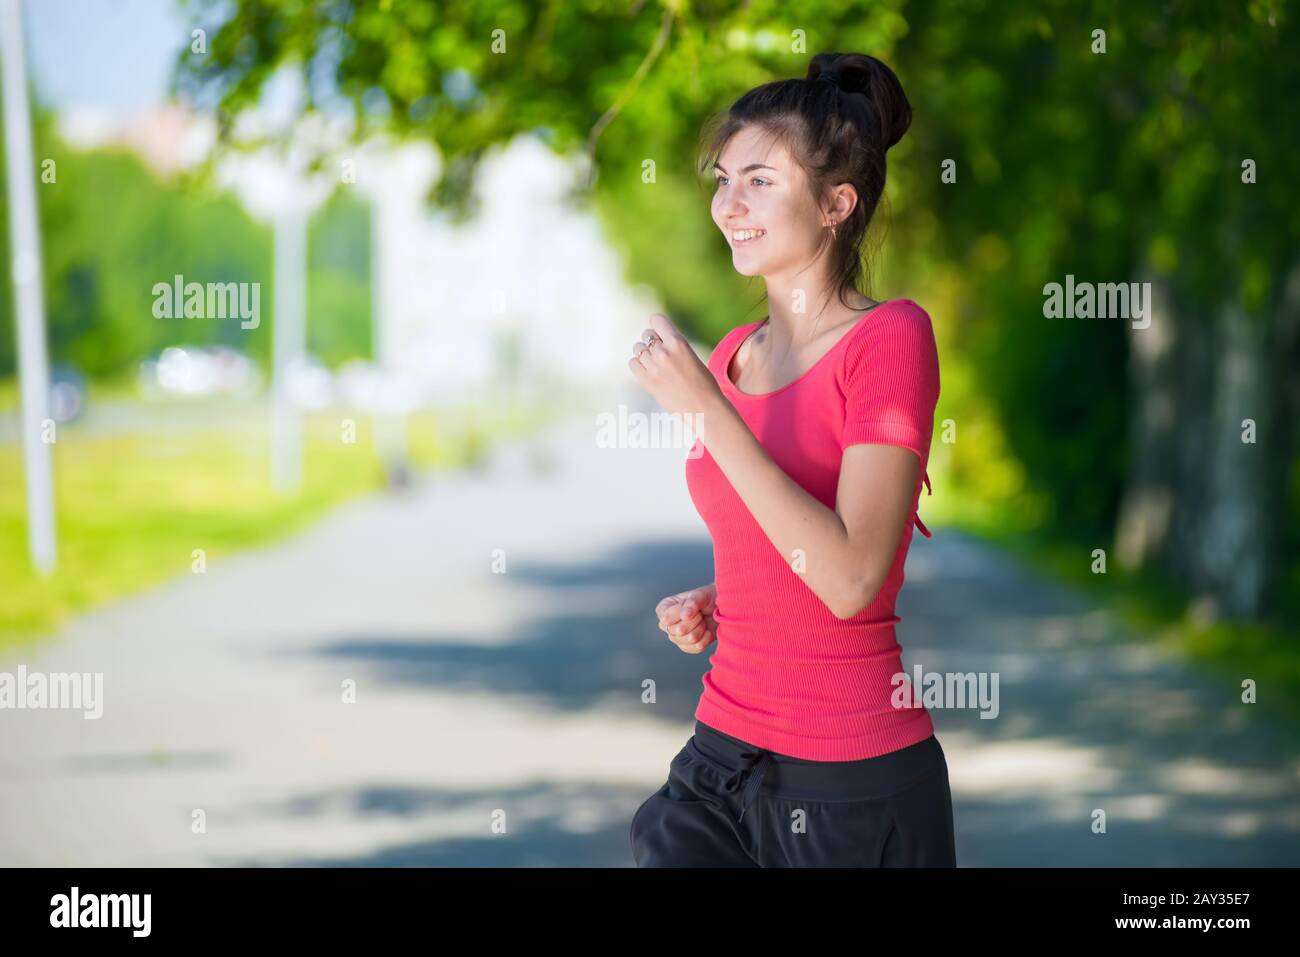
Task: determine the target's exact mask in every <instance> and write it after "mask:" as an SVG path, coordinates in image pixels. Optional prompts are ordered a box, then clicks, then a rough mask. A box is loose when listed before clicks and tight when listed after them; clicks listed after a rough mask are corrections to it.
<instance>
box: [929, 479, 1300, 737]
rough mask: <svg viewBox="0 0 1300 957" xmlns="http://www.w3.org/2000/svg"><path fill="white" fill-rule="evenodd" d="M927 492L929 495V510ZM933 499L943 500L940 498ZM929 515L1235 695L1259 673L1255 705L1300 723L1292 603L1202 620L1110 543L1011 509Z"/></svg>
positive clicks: (1176, 591)
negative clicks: (1038, 522) (1120, 560)
mask: <svg viewBox="0 0 1300 957" xmlns="http://www.w3.org/2000/svg"><path fill="white" fill-rule="evenodd" d="M934 474H937V473H932V475H934ZM945 492H946V494H945V496H944V501H945V502H946V503H960V502H962V501H963V493H961V492H957V491H953V490H952V489H946V490H945ZM926 498H927V496H926V495H924V493H923V494H922V506H921V510H922V513H923V515H924V514H926ZM934 501H935V502H936V504H937V503H938V501H939V499H938V497H937V496H936V498H935V500H934ZM929 514H930V515H932V516H933V517H934V525H935V526H937V525H945V526H948V527H954V528H957V529H960V530H962V531H965V532H967V533H969V534H972V535H976V536H978V537H979V538H981V539H983V540H985V541H986V542H988V543H989V544H991V545H993V546H995V547H997V548H999V549H1001V550H1002V551H1004V552H1005V553H1007V554H1008V555H1010V556H1011V557H1013V558H1015V559H1016V560H1017V561H1018V562H1020V563H1021V564H1022V565H1024V566H1026V567H1029V568H1032V569H1035V570H1037V571H1040V572H1043V573H1045V574H1047V575H1049V576H1050V577H1052V578H1054V579H1055V580H1058V581H1061V582H1064V583H1066V584H1068V585H1071V586H1073V587H1075V588H1076V589H1078V590H1079V591H1080V592H1081V593H1083V594H1085V595H1086V596H1088V598H1090V599H1091V600H1092V601H1093V603H1094V604H1095V605H1096V607H1098V608H1102V609H1105V610H1106V611H1108V612H1110V613H1111V614H1112V615H1113V616H1114V618H1115V620H1116V621H1117V622H1119V623H1120V624H1121V625H1122V626H1123V627H1124V628H1125V630H1126V631H1128V632H1130V633H1131V635H1132V636H1138V637H1141V638H1143V639H1144V640H1147V641H1152V642H1155V643H1157V644H1158V645H1159V646H1161V647H1163V648H1165V649H1167V650H1170V651H1173V652H1175V653H1177V654H1179V655H1180V656H1182V657H1183V658H1184V659H1185V660H1187V661H1188V662H1190V663H1191V664H1193V665H1195V666H1197V667H1198V668H1199V669H1200V670H1202V671H1203V672H1205V673H1207V674H1209V675H1212V676H1214V677H1215V678H1216V679H1217V680H1220V681H1222V682H1223V684H1224V685H1225V687H1226V688H1227V690H1229V691H1230V692H1231V693H1234V694H1237V695H1240V694H1241V682H1242V680H1243V679H1245V678H1252V679H1254V681H1255V683H1256V691H1257V695H1258V699H1257V700H1258V704H1257V705H1256V706H1257V707H1258V708H1259V709H1260V710H1261V711H1262V712H1266V713H1268V714H1269V715H1270V716H1272V717H1274V718H1276V719H1277V720H1279V721H1280V722H1282V723H1283V724H1285V725H1289V726H1290V727H1292V728H1293V729H1295V728H1300V642H1297V641H1296V640H1295V636H1296V634H1297V633H1298V632H1300V623H1297V622H1296V621H1295V620H1294V617H1295V616H1294V614H1293V613H1292V612H1291V611H1290V610H1289V609H1284V610H1282V611H1279V612H1278V613H1276V614H1274V615H1273V616H1271V617H1270V618H1269V619H1268V620H1263V621H1236V620H1230V619H1219V620H1217V621H1212V622H1206V621H1201V620H1198V619H1197V616H1196V615H1195V614H1194V613H1193V602H1192V601H1191V599H1190V597H1189V596H1188V595H1187V594H1186V593H1185V592H1184V591H1183V590H1182V589H1180V588H1178V587H1176V586H1175V585H1173V584H1171V583H1170V582H1169V581H1168V580H1167V579H1165V578H1164V577H1163V576H1161V575H1160V574H1158V573H1156V572H1153V571H1137V572H1128V571H1126V570H1124V569H1122V568H1119V567H1117V565H1116V563H1115V561H1114V555H1113V551H1114V550H1113V548H1111V547H1110V546H1111V543H1109V542H1102V543H1094V544H1085V543H1078V542H1069V541H1062V540H1059V539H1053V538H1050V537H1047V536H1045V535H1044V534H1043V533H1041V532H1039V531H1037V530H1035V529H1033V528H1031V527H1026V523H1025V522H1024V521H1022V520H1021V516H1020V515H1017V514H1015V513H1013V512H1012V510H1011V509H1009V508H1008V509H998V508H994V507H987V506H983V507H979V508H973V507H965V506H962V505H960V504H949V505H948V506H947V507H946V508H933V507H931V508H930V510H929ZM927 524H929V522H928V521H927ZM932 527H934V526H932ZM1095 547H1104V548H1106V549H1107V564H1106V569H1107V570H1106V573H1105V574H1094V573H1093V572H1092V570H1091V566H1092V554H1091V553H1092V549H1093V548H1095ZM1288 574H1289V577H1290V580H1291V581H1292V582H1293V583H1294V584H1298V585H1300V568H1294V567H1293V568H1291V569H1290V570H1289V573H1288Z"/></svg>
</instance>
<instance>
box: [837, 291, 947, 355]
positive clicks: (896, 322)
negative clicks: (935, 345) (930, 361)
mask: <svg viewBox="0 0 1300 957" xmlns="http://www.w3.org/2000/svg"><path fill="white" fill-rule="evenodd" d="M860 326H861V328H859V329H854V330H853V331H852V332H850V333H849V335H850V336H851V337H853V338H854V339H857V340H859V342H860V341H861V340H865V339H868V338H869V339H872V340H874V341H880V340H881V339H892V338H895V337H902V338H910V337H913V336H916V335H921V336H927V335H928V336H931V337H933V335H934V328H933V325H932V324H931V322H930V314H929V313H928V312H926V311H925V308H924V307H923V306H921V304H920V303H918V302H916V301H915V300H913V299H887V300H885V301H884V302H882V303H881V304H880V305H878V306H876V307H875V308H874V309H872V310H871V311H870V312H868V313H867V315H866V318H865V319H864V320H863V321H862V322H861V323H860ZM858 333H861V335H858ZM850 345H853V343H850Z"/></svg>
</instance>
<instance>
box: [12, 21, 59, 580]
mask: <svg viewBox="0 0 1300 957" xmlns="http://www.w3.org/2000/svg"><path fill="white" fill-rule="evenodd" d="M0 59H2V60H3V61H4V62H3V70H4V111H5V115H4V130H5V147H6V148H5V155H6V157H7V173H8V178H9V238H10V239H9V241H10V246H11V248H12V252H13V263H12V267H13V280H14V306H15V309H16V311H17V322H16V323H15V326H16V327H17V332H18V379H19V383H20V386H19V388H20V391H21V395H22V422H23V473H24V476H25V478H26V481H27V547H28V552H29V554H30V556H31V561H32V565H33V566H34V567H35V568H36V569H37V570H38V571H40V572H41V573H43V574H48V573H49V572H50V571H52V570H53V569H54V565H55V562H56V560H57V553H56V547H55V535H54V489H53V484H52V477H51V468H50V446H49V443H47V442H46V441H44V440H43V436H42V434H41V433H42V431H43V430H44V428H45V426H46V424H47V422H49V400H50V370H49V363H48V358H47V356H46V354H45V304H44V302H43V300H42V291H41V234H40V222H39V220H38V218H37V213H36V165H35V161H34V159H33V153H32V123H31V116H30V114H29V111H28V106H27V64H26V58H25V57H24V55H23V23H22V9H21V6H20V2H19V0H0ZM50 424H51V425H52V423H50Z"/></svg>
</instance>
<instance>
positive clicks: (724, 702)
mask: <svg viewBox="0 0 1300 957" xmlns="http://www.w3.org/2000/svg"><path fill="white" fill-rule="evenodd" d="M761 324H762V323H761V321H759V322H752V323H749V324H747V325H743V326H737V327H736V328H735V329H732V330H731V331H730V332H728V333H727V334H726V335H725V336H723V338H722V341H721V342H719V343H718V345H717V347H716V348H714V350H713V352H712V354H711V355H710V356H709V361H708V367H709V369H710V370H711V371H712V372H713V375H714V377H715V378H716V379H717V381H718V385H719V386H720V387H721V389H722V392H723V394H724V395H726V396H727V399H728V400H729V401H730V402H731V404H732V406H734V407H735V409H736V411H737V412H739V414H740V416H741V418H742V419H744V420H745V422H746V424H747V425H748V426H749V429H750V431H751V432H753V433H754V436H755V437H756V438H757V439H758V441H759V443H760V444H761V445H762V446H763V448H764V449H765V450H766V451H767V454H768V455H769V456H771V458H772V460H773V461H774V462H776V464H777V465H778V466H780V467H781V469H782V470H783V471H784V472H785V473H786V474H787V475H789V476H790V477H791V478H792V479H794V480H795V481H796V482H797V483H799V485H800V486H802V487H803V488H804V489H805V490H806V491H807V492H808V493H809V494H810V495H812V496H813V497H814V498H816V499H817V500H818V501H819V502H821V503H822V504H823V505H825V506H826V507H827V508H829V509H832V510H833V509H834V508H835V494H836V485H837V483H838V481H839V474H840V460H841V457H842V455H843V452H844V449H846V448H847V447H848V446H850V445H853V444H856V443H886V444H889V445H901V446H903V447H905V448H909V449H912V450H913V451H914V452H916V454H917V459H918V460H917V469H916V491H915V493H914V495H913V497H912V514H913V521H912V522H908V523H907V525H906V527H905V528H904V530H903V535H902V537H901V538H900V540H899V542H898V549H897V552H896V554H895V556H894V562H893V565H892V566H891V567H890V569H889V575H888V577H886V579H885V583H884V585H883V586H882V587H881V589H880V591H879V592H878V593H877V594H876V596H875V598H874V599H873V600H872V601H871V603H870V604H869V605H868V606H867V607H866V608H865V609H863V611H862V612H861V613H860V614H858V615H856V616H854V617H853V618H850V619H847V620H843V621H841V620H840V619H839V618H836V617H835V615H834V614H833V613H832V612H831V610H830V609H829V608H827V607H826V604H825V603H824V602H823V601H822V600H821V599H820V598H818V597H817V595H816V593H814V592H813V591H812V589H810V588H809V587H808V585H807V584H806V583H805V581H804V580H803V578H802V576H801V575H800V574H799V573H798V572H796V571H795V569H794V566H793V558H794V556H782V555H781V553H780V552H778V551H777V549H776V546H775V545H773V544H772V542H771V541H770V540H769V539H768V537H767V535H766V534H764V532H763V530H762V528H761V527H760V526H759V524H758V522H756V521H755V520H754V517H753V516H752V515H751V514H750V512H749V509H748V508H747V507H746V506H745V503H744V502H743V501H741V499H740V496H739V495H737V494H736V491H735V489H733V488H732V487H731V483H730V482H729V481H727V478H726V476H725V475H723V473H722V470H721V469H719V468H718V465H717V463H716V462H715V461H714V459H713V457H712V456H711V455H710V454H709V451H708V449H707V448H704V447H703V444H702V443H701V442H700V441H698V440H697V442H696V447H695V448H693V449H692V453H691V456H688V457H687V460H686V484H687V488H688V489H689V491H690V495H691V500H692V501H693V502H694V504H695V508H696V510H697V511H698V512H699V513H700V517H701V518H703V519H704V523H705V525H707V526H708V529H709V533H710V535H711V537H712V538H713V559H714V572H715V575H716V577H717V587H718V599H717V607H716V609H715V612H714V618H715V620H716V621H717V625H718V627H717V641H716V642H715V644H714V651H713V654H712V656H711V661H710V670H709V671H708V672H706V673H705V674H704V676H703V679H702V680H703V683H704V691H703V693H702V694H701V695H700V700H699V705H698V706H697V707H696V710H695V717H696V718H697V719H698V720H700V721H703V722H704V723H705V724H707V725H711V726H712V727H714V728H717V729H718V730H719V731H723V732H725V733H726V734H730V735H732V736H734V737H737V738H740V739H742V740H744V741H748V742H749V743H750V744H753V745H757V746H758V747H761V748H766V749H767V750H770V751H777V752H780V753H783V754H790V755H794V756H795V757H800V758H806V759H809V760H813V761H855V760H858V759H860V758H867V757H874V756H876V755H880V754H886V753H888V752H890V751H895V750H898V749H899V748H903V747H906V746H907V745H909V744H915V743H916V742H918V741H922V740H924V739H925V738H927V737H929V736H930V735H931V734H932V733H933V731H934V726H933V725H932V724H931V722H930V715H929V712H927V711H926V710H925V708H924V707H923V706H921V705H920V704H919V702H917V703H916V704H915V705H914V706H912V707H908V708H895V707H894V706H893V705H892V704H891V702H890V698H891V695H893V693H894V691H895V687H896V685H895V683H893V682H892V680H891V679H893V677H894V675H896V674H898V673H900V672H902V670H903V667H902V649H901V648H900V647H899V645H898V642H897V640H896V639H895V635H894V626H895V624H897V622H898V621H899V620H900V619H899V618H898V616H897V615H895V614H894V599H895V597H896V596H897V594H898V590H899V588H900V587H901V586H902V584H903V564H904V561H905V559H906V558H907V550H908V547H909V545H910V544H911V541H912V530H913V527H914V524H915V527H916V528H920V529H921V533H922V534H923V535H925V536H926V537H927V538H928V537H931V536H930V532H929V530H928V529H926V527H925V525H923V524H922V523H921V519H920V518H919V516H917V515H916V506H917V504H918V502H919V500H920V496H921V485H922V482H923V481H924V483H925V484H926V485H927V486H928V485H929V482H930V476H929V474H928V473H927V471H926V466H927V465H928V462H929V456H930V439H931V436H932V433H933V429H934V410H935V406H936V404H937V403H938V400H939V356H938V350H937V348H936V346H935V340H934V331H933V329H932V328H931V325H930V317H929V315H928V314H927V313H926V311H925V310H924V309H922V308H921V307H920V306H919V305H917V304H916V303H915V302H913V301H912V300H910V299H891V300H889V301H888V302H885V303H882V304H880V305H879V306H876V307H875V308H873V309H872V310H870V311H869V312H867V313H865V314H864V316H863V317H862V318H860V319H858V321H857V323H856V324H855V325H854V326H853V327H851V328H850V329H849V330H848V331H847V332H846V333H844V335H843V336H842V337H841V338H840V340H839V341H838V342H837V343H836V344H835V345H834V346H833V347H832V348H831V350H830V351H829V352H828V353H826V355H824V356H823V357H822V358H821V359H819V360H818V361H817V363H816V364H814V365H813V367H812V368H811V369H809V370H808V371H807V372H806V373H804V374H803V375H802V376H800V377H799V378H798V379H796V380H795V381H794V382H791V383H789V384H788V385H786V386H784V387H783V388H780V389H777V390H776V391H775V392H768V393H765V394H763V395H758V396H755V395H750V394H748V393H744V392H740V391H739V390H737V389H736V387H735V385H734V384H733V383H732V381H731V379H730V378H729V376H728V374H727V369H728V367H729V366H730V365H731V359H732V357H733V356H734V355H735V353H736V351H737V350H738V349H739V348H740V345H741V343H742V342H743V341H744V340H745V338H746V337H747V336H748V335H749V334H750V333H752V332H753V331H754V330H755V329H757V328H758V326H760V325H761Z"/></svg>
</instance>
